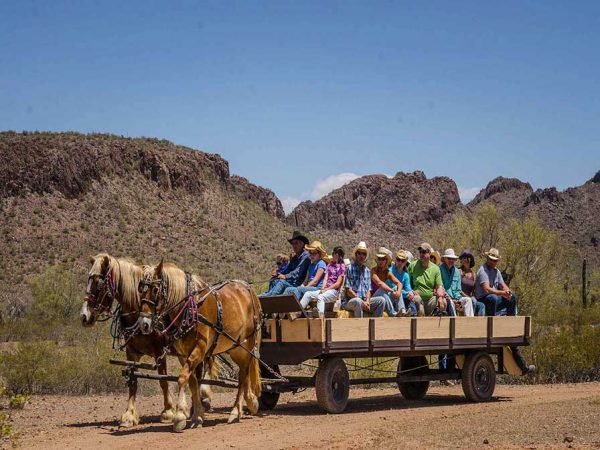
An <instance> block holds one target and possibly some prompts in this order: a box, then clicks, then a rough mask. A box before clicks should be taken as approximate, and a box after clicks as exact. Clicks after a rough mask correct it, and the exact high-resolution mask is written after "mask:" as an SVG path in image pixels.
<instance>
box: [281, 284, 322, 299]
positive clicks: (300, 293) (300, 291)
mask: <svg viewBox="0 0 600 450" xmlns="http://www.w3.org/2000/svg"><path fill="white" fill-rule="evenodd" d="M319 289H321V288H318V287H316V286H298V287H294V286H290V287H288V288H285V291H283V295H289V294H294V295H295V296H296V299H297V300H301V299H302V297H304V294H306V293H307V292H310V291H318V290H319Z"/></svg>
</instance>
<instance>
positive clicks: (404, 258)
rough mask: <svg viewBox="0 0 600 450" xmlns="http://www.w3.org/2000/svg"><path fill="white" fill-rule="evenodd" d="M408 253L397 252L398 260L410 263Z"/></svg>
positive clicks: (403, 251)
mask: <svg viewBox="0 0 600 450" xmlns="http://www.w3.org/2000/svg"><path fill="white" fill-rule="evenodd" d="M407 253H408V252H407V251H406V250H398V252H396V259H399V260H400V261H408V254H407Z"/></svg>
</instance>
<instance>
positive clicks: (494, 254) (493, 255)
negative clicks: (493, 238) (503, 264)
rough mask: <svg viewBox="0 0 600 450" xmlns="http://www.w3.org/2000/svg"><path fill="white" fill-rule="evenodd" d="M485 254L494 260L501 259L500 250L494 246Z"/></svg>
mask: <svg viewBox="0 0 600 450" xmlns="http://www.w3.org/2000/svg"><path fill="white" fill-rule="evenodd" d="M484 255H485V256H487V257H488V258H489V259H491V260H492V261H498V260H499V259H500V251H499V250H498V249H497V248H494V247H492V248H490V251H489V252H485V253H484Z"/></svg>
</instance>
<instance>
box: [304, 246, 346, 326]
mask: <svg viewBox="0 0 600 450" xmlns="http://www.w3.org/2000/svg"><path fill="white" fill-rule="evenodd" d="M345 273H346V265H345V264H344V249H343V248H342V247H335V248H334V249H333V253H332V254H331V262H330V263H329V264H327V271H326V272H325V277H324V278H323V286H322V287H321V289H319V290H315V291H309V292H306V293H305V294H304V296H303V297H302V300H300V304H301V305H302V307H303V308H306V307H307V306H308V305H309V304H310V302H311V300H317V312H318V314H319V317H320V316H321V315H322V314H324V313H325V303H327V302H334V301H336V300H337V298H338V294H339V291H340V289H341V287H342V283H343V282H344V274H345Z"/></svg>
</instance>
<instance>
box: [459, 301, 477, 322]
mask: <svg viewBox="0 0 600 450" xmlns="http://www.w3.org/2000/svg"><path fill="white" fill-rule="evenodd" d="M460 304H461V305H462V310H463V313H464V314H465V317H473V316H474V315H475V312H474V311H473V302H472V301H471V297H461V298H460Z"/></svg>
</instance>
